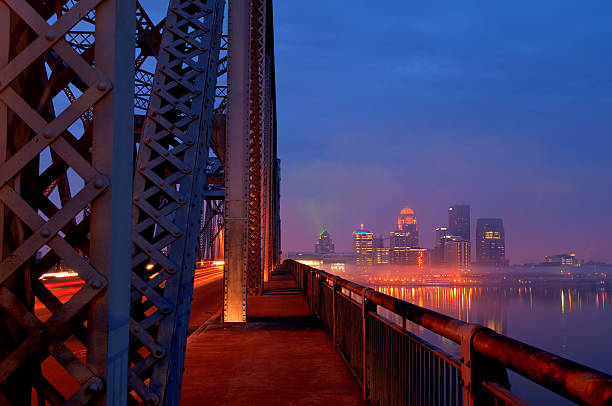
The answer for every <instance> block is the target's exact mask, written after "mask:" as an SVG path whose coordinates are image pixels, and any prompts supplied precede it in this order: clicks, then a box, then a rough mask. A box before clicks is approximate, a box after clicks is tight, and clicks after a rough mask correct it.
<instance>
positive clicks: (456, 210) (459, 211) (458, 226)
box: [448, 204, 471, 241]
mask: <svg viewBox="0 0 612 406" xmlns="http://www.w3.org/2000/svg"><path fill="white" fill-rule="evenodd" d="M448 232H449V234H450V235H455V236H458V237H461V238H463V239H464V240H465V241H471V239H470V205H469V204H456V205H454V206H451V207H449V208H448Z"/></svg>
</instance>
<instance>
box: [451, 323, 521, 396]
mask: <svg viewBox="0 0 612 406" xmlns="http://www.w3.org/2000/svg"><path fill="white" fill-rule="evenodd" d="M484 330H486V328H485V327H483V326H481V325H478V324H468V325H466V326H464V327H463V328H462V334H461V359H460V361H461V381H460V382H459V384H460V385H461V387H462V388H463V405H464V406H480V405H489V404H493V402H494V401H495V399H494V396H493V394H492V393H491V392H489V391H487V390H486V389H485V388H484V387H483V386H482V382H483V380H484V379H485V378H486V380H487V381H489V382H495V383H498V384H500V385H502V386H503V387H505V388H508V389H510V381H509V379H508V373H507V371H506V368H505V367H504V366H503V365H501V364H500V363H498V362H496V361H493V360H491V359H489V358H486V357H483V356H482V355H480V354H478V353H477V352H476V351H474V345H473V344H474V337H475V336H476V335H477V334H478V333H479V332H481V331H484Z"/></svg>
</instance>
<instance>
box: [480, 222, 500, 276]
mask: <svg viewBox="0 0 612 406" xmlns="http://www.w3.org/2000/svg"><path fill="white" fill-rule="evenodd" d="M476 262H478V263H479V264H482V265H492V266H506V265H507V261H506V240H505V236H504V223H503V221H502V219H478V221H477V222H476Z"/></svg>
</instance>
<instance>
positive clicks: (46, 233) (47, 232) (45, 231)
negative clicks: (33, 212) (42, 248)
mask: <svg viewBox="0 0 612 406" xmlns="http://www.w3.org/2000/svg"><path fill="white" fill-rule="evenodd" d="M40 235H41V237H44V238H47V237H49V236H50V235H51V230H49V229H48V228H47V227H44V228H42V229H41V230H40Z"/></svg>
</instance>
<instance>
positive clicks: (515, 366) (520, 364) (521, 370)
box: [285, 260, 612, 405]
mask: <svg viewBox="0 0 612 406" xmlns="http://www.w3.org/2000/svg"><path fill="white" fill-rule="evenodd" d="M285 265H287V266H288V267H289V268H292V267H293V268H297V267H298V266H299V268H301V269H303V270H305V271H307V272H309V273H311V274H312V275H313V276H316V277H318V278H322V279H324V280H326V282H327V284H328V285H331V286H332V287H333V286H339V287H341V288H344V289H346V290H348V291H350V292H352V293H354V294H356V295H358V296H360V297H361V298H362V306H365V303H366V301H367V302H369V303H371V304H373V305H378V306H380V307H382V308H384V309H387V310H389V311H391V312H393V313H395V314H396V315H398V316H400V317H402V318H405V319H407V320H409V321H411V322H413V323H415V324H418V325H420V326H422V327H425V328H426V329H428V330H431V331H433V332H434V333H437V334H439V335H441V336H442V337H445V338H447V339H449V340H451V341H454V342H455V343H458V344H460V345H462V354H465V353H466V351H465V350H464V349H463V347H464V346H465V345H466V343H467V346H468V347H469V348H468V349H467V351H468V352H469V351H470V350H471V351H474V352H475V353H476V354H477V355H478V356H480V357H484V358H485V359H487V360H488V361H493V362H495V363H498V364H500V365H501V366H503V367H504V368H508V369H510V370H512V371H514V372H516V373H518V374H519V375H522V376H524V377H525V378H527V379H529V380H531V381H533V382H535V383H537V384H539V385H541V386H543V387H545V388H547V389H549V390H551V391H553V392H555V393H557V394H559V395H561V396H563V397H565V398H567V399H570V400H572V401H574V402H577V403H580V404H586V405H611V404H612V376H610V375H608V374H605V373H603V372H600V371H597V370H595V369H592V368H589V367H587V366H584V365H581V364H578V363H576V362H573V361H570V360H568V359H566V358H563V357H560V356H558V355H555V354H552V353H549V352H547V351H544V350H541V349H539V348H536V347H533V346H530V345H528V344H525V343H523V342H520V341H518V340H514V339H512V338H509V337H506V336H504V335H501V334H498V333H496V332H495V331H493V330H491V329H489V328H487V327H484V326H481V325H478V324H473V323H466V322H464V321H461V320H457V319H454V318H452V317H448V316H445V315H443V314H441V313H438V312H435V311H433V310H429V309H425V308H423V307H420V306H416V305H414V304H412V303H409V302H406V301H404V300H401V299H397V298H394V297H392V296H389V295H386V294H384V293H381V292H378V291H376V290H374V289H371V288H367V287H365V286H362V285H359V284H357V283H355V282H351V281H349V280H346V279H344V278H341V277H339V276H337V275H333V274H330V273H328V272H325V271H322V270H320V269H316V268H312V267H310V266H307V265H304V264H301V263H298V262H296V261H294V260H287V261H285ZM471 358H474V355H472V357H471ZM461 361H462V363H463V364H465V363H466V360H465V359H464V357H462V359H461ZM467 364H470V363H469V362H468V363H467ZM470 367H471V368H474V366H472V365H467V368H470ZM463 368H464V366H462V369H463ZM464 373H465V371H464ZM464 379H465V377H464ZM467 389H468V390H469V387H468V388H467Z"/></svg>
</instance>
